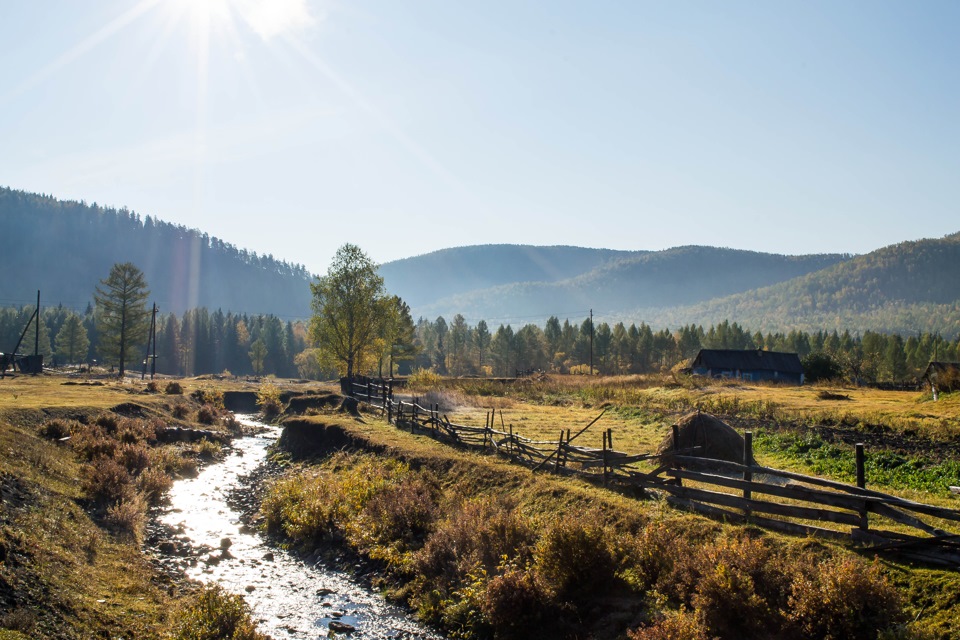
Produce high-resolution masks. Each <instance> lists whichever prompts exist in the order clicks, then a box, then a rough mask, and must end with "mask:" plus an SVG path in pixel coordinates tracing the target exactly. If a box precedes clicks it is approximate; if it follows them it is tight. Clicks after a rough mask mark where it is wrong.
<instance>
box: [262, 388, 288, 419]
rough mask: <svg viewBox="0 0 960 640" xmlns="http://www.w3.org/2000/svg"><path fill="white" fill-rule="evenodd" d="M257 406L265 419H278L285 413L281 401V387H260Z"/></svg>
mask: <svg viewBox="0 0 960 640" xmlns="http://www.w3.org/2000/svg"><path fill="white" fill-rule="evenodd" d="M257 406H258V407H260V412H261V413H262V414H263V416H264V417H265V418H268V419H271V418H276V417H277V416H279V415H280V414H281V413H283V402H282V401H281V400H280V387H278V386H277V385H275V384H272V383H267V384H263V385H260V388H259V389H258V390H257Z"/></svg>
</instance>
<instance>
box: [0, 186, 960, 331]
mask: <svg viewBox="0 0 960 640" xmlns="http://www.w3.org/2000/svg"><path fill="white" fill-rule="evenodd" d="M0 237H3V238H4V240H5V242H4V249H3V256H4V260H3V277H2V278H0V304H3V305H10V304H14V305H20V304H29V301H30V300H31V299H32V296H35V295H36V290H37V289H40V290H41V291H42V292H43V304H45V305H51V304H57V303H61V302H62V303H63V304H64V305H66V306H70V307H73V308H81V309H82V307H84V306H86V304H87V303H88V302H89V301H91V300H92V296H93V291H94V287H95V286H96V284H97V283H98V282H99V281H100V280H101V279H102V278H104V277H105V276H106V274H107V273H108V271H109V269H110V266H111V265H112V264H114V263H116V262H126V261H130V262H133V263H134V264H136V265H137V266H139V267H140V268H141V269H142V270H143V271H144V274H145V276H146V278H147V282H148V284H149V286H150V288H151V291H152V293H153V297H155V298H156V299H157V301H158V303H159V304H160V306H161V309H162V310H163V311H173V312H176V313H181V312H182V311H184V310H186V309H188V308H194V307H208V308H210V309H216V308H221V309H223V310H224V311H227V310H231V311H234V312H240V313H273V314H275V315H279V316H282V317H289V318H297V317H300V318H305V317H308V316H309V315H310V304H309V302H310V291H309V287H308V283H309V282H310V281H311V279H312V277H313V276H312V275H311V274H309V273H308V272H307V271H306V269H305V268H304V267H302V266H300V265H292V264H289V263H287V262H284V261H282V260H280V259H277V258H274V257H273V256H259V255H257V254H256V253H252V252H250V251H247V250H246V249H238V248H236V247H234V246H232V245H230V244H227V243H224V242H222V241H221V240H218V239H217V238H215V237H212V236H209V235H208V234H206V233H204V232H202V231H198V230H194V229H186V228H184V227H180V226H174V225H170V224H167V223H164V222H161V221H159V220H156V219H153V218H151V217H150V216H146V217H143V218H141V216H139V215H138V214H136V213H133V212H130V211H128V210H126V209H121V210H116V209H108V208H103V207H99V206H96V205H87V204H85V203H77V202H65V201H59V200H56V199H54V198H52V197H50V196H41V195H36V194H30V193H24V192H21V191H14V190H11V189H6V188H0ZM343 242H354V243H358V242H359V243H361V247H362V239H357V238H344V239H343ZM381 274H382V275H383V276H384V279H385V281H386V284H387V288H388V290H389V291H390V292H391V293H394V294H396V295H399V296H400V297H402V298H403V299H404V300H405V301H407V302H408V304H410V306H411V309H412V313H413V316H414V318H416V317H418V316H423V317H426V318H429V319H433V318H436V317H437V316H440V315H442V316H444V317H445V318H447V319H450V318H452V317H453V316H454V315H455V314H457V313H460V314H463V315H464V316H465V317H466V318H467V321H468V322H469V323H471V324H473V323H475V322H477V321H478V320H480V319H484V320H486V321H487V322H488V323H489V324H490V325H491V326H496V325H499V324H501V323H504V324H506V323H510V324H514V325H522V324H527V323H534V324H540V325H542V324H543V323H544V321H545V320H546V319H547V318H548V317H549V316H552V315H555V316H557V317H559V318H561V319H565V318H570V319H571V320H575V321H580V320H582V319H583V318H584V317H586V316H587V315H588V314H589V311H590V309H593V311H594V315H595V317H598V318H601V319H602V320H604V321H607V322H617V321H621V320H622V321H624V322H627V323H630V322H636V323H638V324H639V323H640V322H646V323H648V324H650V325H652V326H655V327H677V326H681V325H684V324H688V323H697V324H703V325H709V324H713V323H717V322H721V321H723V320H730V321H734V322H738V323H740V324H741V325H743V326H746V327H749V328H750V329H752V330H762V331H765V332H766V331H777V330H784V331H786V330H790V329H794V328H797V329H806V330H818V329H828V330H832V329H839V330H841V331H842V330H843V329H849V330H851V331H863V330H866V329H873V330H879V331H897V332H900V333H912V332H916V331H920V330H923V331H931V332H932V331H939V332H941V333H942V334H943V335H944V336H954V335H956V334H957V333H960V278H958V277H957V276H958V275H960V233H957V234H953V235H950V236H946V237H944V238H940V239H930V240H920V241H914V242H903V243H900V244H897V245H892V246H889V247H884V248H882V249H879V250H877V251H873V252H871V253H869V254H866V255H862V256H851V255H847V254H842V255H841V254H823V255H805V256H783V255H777V254H769V253H761V252H755V251H743V250H735V249H723V248H715V247H701V246H686V247H676V248H672V249H667V250H663V251H614V250H608V249H587V248H581V247H570V246H555V247H536V246H529V245H483V246H471V247H459V248H452V249H445V250H442V251H436V252H432V253H428V254H425V255H422V256H416V257H411V258H406V259H403V260H397V261H394V262H389V263H386V264H384V265H382V266H381Z"/></svg>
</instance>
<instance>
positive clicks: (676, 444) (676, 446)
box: [673, 425, 683, 487]
mask: <svg viewBox="0 0 960 640" xmlns="http://www.w3.org/2000/svg"><path fill="white" fill-rule="evenodd" d="M679 451H680V427H679V426H678V425H673V455H674V457H676V456H677V455H679V454H678V452H679ZM673 466H674V467H675V468H679V467H680V463H679V462H677V461H676V460H674V461H673ZM674 481H675V482H676V483H677V486H678V487H682V486H683V478H674Z"/></svg>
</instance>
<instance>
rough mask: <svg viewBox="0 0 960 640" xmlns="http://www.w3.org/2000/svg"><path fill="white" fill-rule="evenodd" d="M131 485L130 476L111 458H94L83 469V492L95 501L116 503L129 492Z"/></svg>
mask: <svg viewBox="0 0 960 640" xmlns="http://www.w3.org/2000/svg"><path fill="white" fill-rule="evenodd" d="M131 483H132V479H131V477H130V474H129V473H128V472H127V470H126V469H125V468H124V466H123V465H122V464H120V463H119V462H117V461H116V460H114V459H113V458H107V457H100V458H96V459H95V460H93V461H92V462H91V463H90V464H88V465H87V466H85V467H84V469H83V488H84V491H86V493H87V495H89V496H90V497H92V498H94V499H96V500H100V501H103V502H108V503H114V502H117V501H118V500H120V499H121V498H123V497H124V496H126V495H128V494H129V493H130V492H131V489H132V486H131Z"/></svg>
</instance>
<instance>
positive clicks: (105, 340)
mask: <svg viewBox="0 0 960 640" xmlns="http://www.w3.org/2000/svg"><path fill="white" fill-rule="evenodd" d="M149 295H150V292H149V291H148V290H147V283H146V280H144V277H143V272H142V271H140V269H138V268H137V267H135V266H134V265H133V264H132V263H130V262H125V263H122V264H119V263H118V264H115V265H113V267H112V268H111V269H110V275H108V276H107V278H106V279H105V280H101V281H100V285H99V286H97V288H96V293H95V294H94V300H96V303H97V325H98V330H99V333H100V345H99V350H100V355H101V356H102V357H103V358H104V359H105V360H107V361H109V362H116V363H117V365H118V367H119V369H120V372H119V373H120V376H123V374H124V371H125V369H126V365H127V363H128V362H135V361H136V360H138V359H139V358H140V353H139V348H140V347H141V346H143V345H144V344H146V341H147V333H148V332H149V331H150V320H149V318H150V312H149V311H147V306H146V304H147V297H148V296H149Z"/></svg>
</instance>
